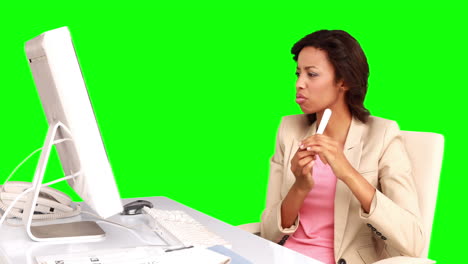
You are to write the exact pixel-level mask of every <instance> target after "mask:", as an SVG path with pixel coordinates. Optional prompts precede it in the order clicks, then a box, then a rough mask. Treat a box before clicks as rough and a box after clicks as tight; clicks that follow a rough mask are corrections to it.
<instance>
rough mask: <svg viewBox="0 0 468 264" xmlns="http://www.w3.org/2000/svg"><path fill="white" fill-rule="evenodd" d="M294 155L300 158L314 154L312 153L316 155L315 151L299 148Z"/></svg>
mask: <svg viewBox="0 0 468 264" xmlns="http://www.w3.org/2000/svg"><path fill="white" fill-rule="evenodd" d="M296 155H297V157H298V158H299V159H302V158H305V157H307V156H314V155H316V153H314V152H311V151H308V150H301V151H298V152H297V153H296Z"/></svg>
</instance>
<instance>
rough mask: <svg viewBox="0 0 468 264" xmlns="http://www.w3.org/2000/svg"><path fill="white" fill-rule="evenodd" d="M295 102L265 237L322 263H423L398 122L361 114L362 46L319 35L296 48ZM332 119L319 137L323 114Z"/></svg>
mask: <svg viewBox="0 0 468 264" xmlns="http://www.w3.org/2000/svg"><path fill="white" fill-rule="evenodd" d="M292 53H293V54H294V60H295V61H296V62H297V71H296V74H297V82H296V102H297V103H298V104H299V105H300V107H301V110H302V111H303V112H304V115H295V116H287V117H284V118H283V120H282V122H281V125H280V128H279V131H278V135H277V142H276V150H275V154H274V156H273V158H272V160H271V168H270V179H269V184H268V196H267V205H266V209H265V210H264V212H263V214H262V223H261V235H262V236H263V237H265V238H267V239H269V240H272V241H274V242H279V243H280V244H284V246H286V247H289V248H291V249H293V250H296V251H299V252H301V253H303V254H305V255H308V256H310V257H312V258H315V259H318V260H320V261H322V262H325V263H338V264H345V263H348V264H356V263H373V262H375V261H378V260H380V259H385V258H389V257H391V256H400V255H404V256H419V254H421V251H422V250H423V247H424V235H423V228H422V225H421V223H420V220H419V207H418V200H417V195H416V190H415V186H414V182H413V178H412V174H411V164H410V161H409V158H408V155H407V153H406V150H405V147H404V145H403V142H402V138H401V135H400V130H399V127H398V125H397V124H396V122H394V121H390V120H386V119H382V118H378V117H373V116H369V111H368V110H367V109H366V108H365V107H364V105H363V102H364V97H365V95H366V92H367V79H368V76H369V67H368V64H367V59H366V57H365V55H364V52H363V51H362V49H361V47H360V45H359V43H358V42H357V41H356V40H355V39H354V38H353V37H352V36H350V35H349V34H348V33H346V32H344V31H341V30H330V31H329V30H320V31H317V32H314V33H312V34H310V35H307V36H305V37H304V38H303V39H301V40H299V41H298V42H297V43H296V44H295V45H294V46H293V48H292ZM327 108H329V109H331V110H332V115H331V118H330V120H329V122H328V126H327V127H326V129H325V132H324V133H323V135H318V134H316V133H315V132H316V129H317V127H318V124H319V123H320V121H321V119H322V116H323V113H324V110H325V109H327Z"/></svg>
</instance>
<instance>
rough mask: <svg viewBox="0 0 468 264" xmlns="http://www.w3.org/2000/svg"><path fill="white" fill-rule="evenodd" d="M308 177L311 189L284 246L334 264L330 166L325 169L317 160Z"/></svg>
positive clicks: (333, 186)
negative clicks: (312, 184) (297, 224)
mask: <svg viewBox="0 0 468 264" xmlns="http://www.w3.org/2000/svg"><path fill="white" fill-rule="evenodd" d="M312 177H313V178H314V182H315V185H314V188H313V189H312V190H311V191H310V192H309V194H308V195H307V197H306V198H305V200H304V203H303V205H302V207H301V209H300V210H299V215H300V219H299V226H298V228H297V230H296V232H295V233H294V234H293V235H292V236H290V237H289V239H288V240H287V241H286V243H285V244H284V246H285V247H288V248H290V249H292V250H295V251H297V252H300V253H302V254H304V255H307V256H309V257H312V258H314V259H317V260H320V261H322V262H324V263H327V264H332V263H335V258H334V253H333V239H334V235H333V228H334V215H335V214H334V208H335V204H334V201H335V190H336V177H335V174H333V171H332V169H331V167H330V165H328V164H327V165H325V164H324V163H323V162H322V161H321V160H320V158H319V157H318V156H317V159H316V160H315V164H314V167H313V170H312Z"/></svg>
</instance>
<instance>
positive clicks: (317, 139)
mask: <svg viewBox="0 0 468 264" xmlns="http://www.w3.org/2000/svg"><path fill="white" fill-rule="evenodd" d="M336 144H337V142H336V141H335V140H334V139H332V138H330V137H328V136H325V135H313V136H311V137H308V138H307V139H305V140H303V142H302V144H301V146H303V148H307V147H309V146H315V145H336Z"/></svg>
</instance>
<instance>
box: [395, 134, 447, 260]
mask: <svg viewBox="0 0 468 264" xmlns="http://www.w3.org/2000/svg"><path fill="white" fill-rule="evenodd" d="M402 136H403V140H404V142H405V146H406V150H407V152H408V155H409V157H410V159H411V162H412V166H413V176H414V181H415V184H416V190H417V192H418V198H419V208H420V210H421V220H422V224H423V226H424V228H425V231H426V247H425V248H424V251H423V253H422V254H421V256H420V257H424V258H426V257H427V254H428V251H429V243H430V239H431V232H432V222H433V220H434V211H435V206H436V200H437V190H438V187H439V177H440V170H441V166H442V157H443V153H444V137H443V136H442V135H440V134H435V133H427V132H413V131H402Z"/></svg>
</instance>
